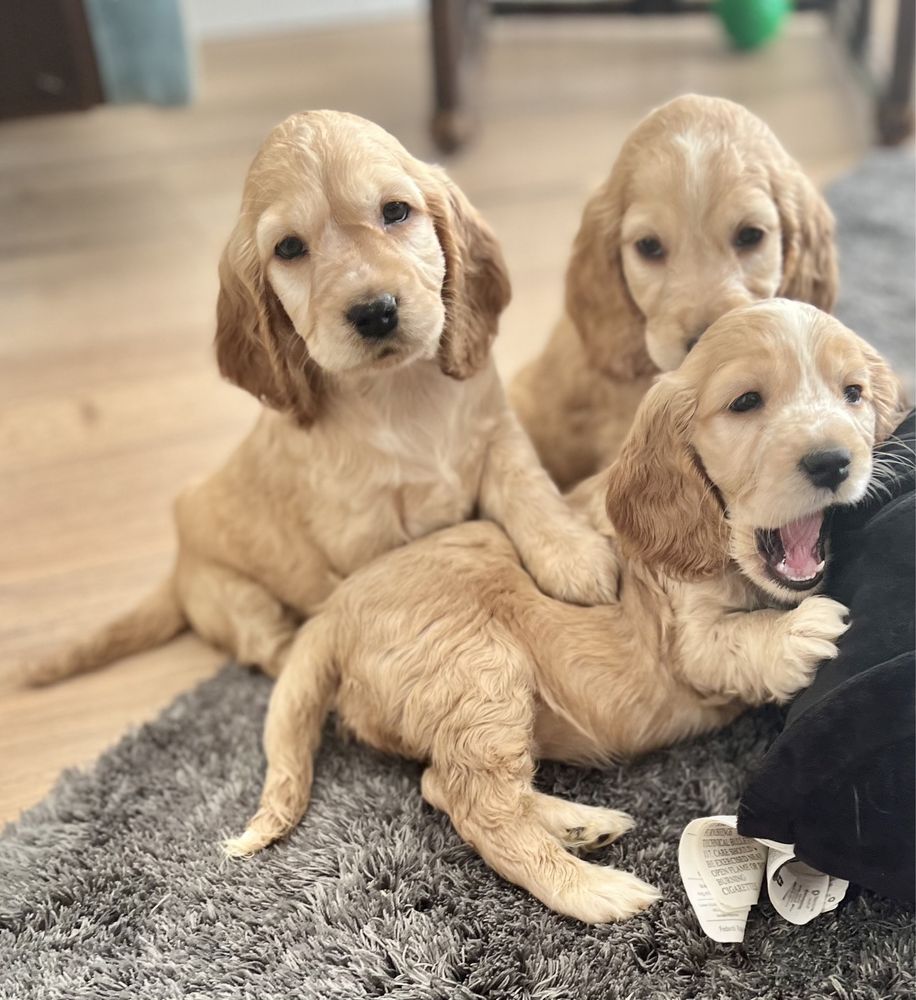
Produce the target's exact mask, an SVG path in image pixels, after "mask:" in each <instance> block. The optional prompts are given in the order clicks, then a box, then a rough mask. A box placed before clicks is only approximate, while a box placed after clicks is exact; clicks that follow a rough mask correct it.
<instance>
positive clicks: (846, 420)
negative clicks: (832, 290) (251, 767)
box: [227, 299, 898, 922]
mask: <svg viewBox="0 0 916 1000" xmlns="http://www.w3.org/2000/svg"><path fill="white" fill-rule="evenodd" d="M897 403H898V384H897V381H896V379H895V378H894V376H893V375H892V374H891V372H890V371H889V370H888V368H887V367H886V365H885V364H884V362H883V361H882V360H881V359H880V358H879V357H878V355H877V354H876V353H875V352H874V350H873V349H872V348H871V347H869V346H868V345H867V344H866V343H865V342H864V341H862V340H861V339H859V338H858V337H857V336H856V335H855V334H853V333H851V332H850V331H849V330H847V329H846V328H845V327H843V326H842V325H841V324H840V323H838V322H837V321H836V320H834V319H832V318H830V317H829V316H827V315H826V314H824V313H821V312H819V311H818V310H817V309H815V308H814V307H812V306H807V305H801V304H797V303H792V302H789V301H787V300H780V299H777V300H772V301H770V302H767V303H761V304H757V305H753V306H748V307H742V308H741V309H738V310H735V311H734V312H731V313H729V314H728V315H726V316H725V317H723V318H722V319H720V320H719V321H717V322H716V323H715V324H714V325H713V326H712V327H711V328H710V329H709V331H708V332H707V333H706V334H705V335H704V337H703V338H702V340H701V341H700V342H699V344H698V345H697V347H696V348H695V350H694V351H692V352H691V354H690V355H689V356H688V357H687V358H686V360H685V361H684V364H683V365H682V366H681V368H680V369H679V370H677V371H676V372H673V373H671V374H668V375H665V376H663V377H662V378H661V379H660V380H659V382H658V383H657V384H656V385H655V386H654V387H653V388H652V389H651V390H650V392H649V393H648V395H647V396H646V398H645V400H644V401H643V403H642V405H641V406H640V408H639V411H638V415H637V419H636V422H635V424H634V426H633V428H632V430H631V432H630V434H629V436H628V438H627V440H626V442H625V445H624V447H623V450H622V453H621V455H620V457H619V458H618V460H617V461H616V463H615V464H614V466H613V467H612V468H611V470H610V473H609V475H608V474H607V473H604V474H601V475H599V476H595V477H593V478H592V479H590V480H587V481H586V482H585V483H583V484H582V486H581V487H580V488H579V490H578V491H577V493H576V494H575V497H574V501H575V502H577V503H578V504H579V505H580V506H581V508H582V509H583V510H584V511H586V512H587V513H588V514H589V516H590V517H591V519H592V522H593V523H594V525H595V526H596V528H598V529H600V530H602V531H604V532H606V533H607V534H608V535H613V534H614V533H615V532H616V537H617V541H618V543H619V544H620V546H621V548H622V550H623V552H624V553H625V554H626V556H627V558H626V560H625V561H623V562H622V565H621V575H620V600H619V603H616V604H613V605H605V606H598V607H590V608H586V607H576V606H573V605H570V604H564V603H561V602H559V601H556V600H552V599H550V598H548V597H545V596H544V595H543V594H542V593H541V592H540V591H539V590H538V588H537V587H536V586H535V585H534V583H533V582H532V580H531V578H530V576H529V575H528V574H527V573H526V572H525V570H524V568H523V566H522V564H521V561H520V559H519V556H518V553H517V551H516V550H515V548H514V547H513V545H512V543H511V542H510V541H509V539H508V538H507V537H506V536H505V534H503V532H502V531H500V530H499V528H497V527H496V526H495V525H492V524H486V523H482V522H475V523H469V524H464V525H461V526H459V527H454V528H450V529H448V530H446V531H442V532H439V533H438V534H435V535H433V536H431V537H429V538H427V539H425V540H423V541H420V542H417V543H414V544H412V545H409V546H406V547H404V548H401V549H399V550H397V551H395V552H392V553H390V554H389V555H387V556H385V557H384V558H382V559H379V560H378V561H376V562H374V563H373V564H372V565H371V566H368V567H366V568H365V569H363V570H361V571H360V572H358V573H356V574H354V575H353V576H352V577H351V578H350V579H348V580H347V581H346V582H345V583H344V584H342V585H341V586H340V587H339V588H338V589H337V591H336V592H335V593H334V595H333V596H332V597H331V599H330V600H329V601H328V602H327V604H326V605H325V608H324V610H323V611H322V612H321V614H319V615H318V616H317V617H315V618H314V619H312V620H310V621H309V622H308V624H306V625H305V626H304V628H303V629H302V630H301V632H300V633H299V635H298V637H297V639H296V641H295V643H294V645H293V647H292V650H291V652H290V656H289V659H288V662H287V665H286V667H285V669H284V671H283V673H282V674H281V676H280V679H279V681H278V682H277V686H276V688H275V690H274V693H273V696H272V698H271V701H270V707H269V711H268V714H267V722H266V729H265V736H264V743H265V748H266V753H267V775H266V779H265V784H264V791H263V795H262V798H261V804H260V809H259V810H258V812H257V813H256V815H255V816H254V818H253V819H252V820H251V822H250V823H249V825H248V828H247V829H246V830H245V832H244V833H243V834H242V835H241V836H240V837H239V838H237V839H235V840H232V841H230V842H229V843H228V844H227V850H228V852H229V853H230V854H233V855H243V854H250V853H252V852H254V851H257V850H260V849H261V848H263V847H264V846H266V845H267V844H269V843H271V841H273V840H276V839H277V838H278V837H281V836H283V835H284V834H285V833H287V832H288V831H289V830H290V829H291V828H292V827H293V826H294V825H295V824H296V823H297V822H298V820H299V818H300V817H301V816H302V814H303V812H304V811H305V808H306V806H307V804H308V801H309V792H310V786H311V780H312V760H313V755H314V753H315V750H316V747H317V744H318V741H319V738H320V732H321V727H322V723H323V721H324V719H325V716H326V715H327V713H328V711H329V710H331V709H334V710H336V712H337V714H338V716H339V718H340V721H341V723H342V724H343V725H344V726H346V727H347V728H348V729H350V730H352V732H353V733H354V734H355V735H356V736H357V737H358V738H359V739H361V740H363V741H365V742H366V743H369V744H370V745H372V746H374V747H377V748H379V749H381V750H383V751H388V752H394V753H398V754H403V755H405V756H407V757H412V758H416V759H419V760H422V761H425V762H426V763H427V767H426V770H425V771H424V773H423V780H422V792H423V796H424V798H426V800H427V801H428V802H429V803H430V804H431V805H433V806H435V807H436V808H438V809H442V810H443V811H445V812H447V813H448V815H449V816H450V818H451V820H452V822H453V823H454V825H455V828H456V830H457V831H458V833H459V834H460V835H461V836H462V837H463V838H464V839H465V840H466V841H467V842H468V843H469V844H471V845H472V846H473V847H475V848H476V850H477V851H479V853H480V854H481V856H482V857H483V858H484V860H485V861H486V862H487V863H488V864H489V865H490V866H491V867H492V868H493V869H494V870H495V871H496V872H498V873H499V874H500V875H502V876H503V877H504V878H507V879H509V880H510V881H512V882H515V883H516V884H518V885H520V886H523V887H524V888H525V889H527V890H528V891H529V892H531V893H533V894H534V895H535V896H536V897H537V898H538V899H540V900H542V901H543V902H544V903H545V904H546V905H547V906H549V907H552V908H553V909H555V910H557V911H559V912H560V913H564V914H567V915H569V916H572V917H576V918H578V919H580V920H584V921H589V922H600V921H610V920H621V919H624V918H626V917H628V916H631V915H632V914H634V913H636V912H637V911H638V910H640V909H642V908H643V907H645V906H648V905H649V904H650V903H651V902H652V901H653V900H654V899H655V898H656V893H655V890H654V889H653V888H652V887H651V886H649V885H646V884H645V883H644V882H642V881H640V880H639V879H638V878H636V877H635V876H634V875H631V874H628V873H626V872H621V871H616V870H614V869H611V868H606V867H600V866H597V865H593V864H588V863H586V862H585V861H583V860H581V859H580V858H578V857H576V856H574V855H573V854H570V853H568V851H567V848H571V847H588V846H593V845H604V844H606V843H608V842H609V841H611V840H613V839H614V838H615V837H617V836H619V835H620V834H621V833H623V832H624V831H625V830H627V829H628V828H629V827H630V826H631V822H632V821H631V820H630V818H629V817H628V816H627V815H625V814H623V813H621V812H617V811H615V810H613V809H602V808H595V807H591V806H580V805H576V804H575V803H573V802H566V801H561V800H559V799H556V798H554V797H552V796H549V795H544V794H541V793H540V792H537V791H535V790H534V788H533V786H532V779H533V776H534V771H535V760H536V759H537V758H538V757H544V758H550V759H555V760H562V761H569V762H600V761H606V760H608V759H611V758H614V757H620V756H628V755H632V754H637V753H643V752H646V751H649V750H652V749H654V748H657V747H661V746H665V745H667V744H670V743H673V742H675V741H677V740H680V739H683V738H685V737H688V736H691V735H693V734H696V733H701V732H705V731H709V730H712V729H715V728H717V727H719V726H722V725H724V724H726V723H727V722H729V721H730V720H732V719H734V718H735V716H736V715H738V714H739V713H740V712H741V711H742V709H743V708H745V707H746V706H748V705H758V704H761V703H763V702H767V701H776V702H781V701H784V700H786V699H787V698H789V697H790V696H791V695H792V694H793V693H794V692H796V691H798V690H799V689H801V688H803V687H805V686H806V685H807V684H808V682H809V681H810V679H811V676H812V673H813V671H814V670H815V668H816V666H817V663H818V662H819V661H820V660H822V659H825V658H827V657H832V656H835V655H836V646H835V642H836V640H837V638H838V637H839V636H840V635H842V633H843V632H844V631H845V629H846V627H847V626H846V624H845V617H844V616H845V611H846V609H845V608H844V607H843V606H842V605H840V604H838V603H837V602H835V601H832V600H830V599H828V598H826V597H823V596H818V595H817V594H816V591H817V588H818V585H819V583H820V581H821V579H822V577H823V574H824V568H825V563H826V561H827V559H828V558H829V553H828V552H826V551H825V542H824V538H825V532H824V523H825V517H826V516H827V514H828V513H829V510H830V508H832V507H834V506H836V505H841V504H850V503H853V502H855V501H857V500H859V499H860V498H861V497H862V496H863V494H864V493H865V491H866V489H867V488H868V483H869V477H870V475H871V470H872V446H873V445H874V443H875V441H876V440H879V439H881V438H882V437H884V436H885V435H887V434H888V433H889V432H890V430H891V429H892V428H893V427H894V426H895V420H896V417H895V415H894V414H895V411H896V406H897ZM605 510H606V511H607V514H608V515H610V517H611V518H612V519H613V521H614V527H613V528H612V527H611V525H610V524H609V523H608V520H607V515H606V514H605Z"/></svg>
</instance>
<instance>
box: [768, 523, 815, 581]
mask: <svg viewBox="0 0 916 1000" xmlns="http://www.w3.org/2000/svg"><path fill="white" fill-rule="evenodd" d="M823 522H824V513H823V511H818V513H817V514H812V515H811V516H810V517H803V518H801V520H799V521H793V522H792V523H791V524H786V525H784V526H783V527H782V528H780V529H779V537H780V539H781V541H782V547H783V550H784V551H785V554H786V556H785V560H784V565H785V568H786V570H787V571H788V573H789V575H790V576H792V577H795V579H797V580H807V579H810V578H811V577H812V576H815V575H816V574H817V573H818V572H819V571H820V568H821V563H820V559H819V557H818V552H817V540H818V537H819V536H820V533H821V525H822V524H823Z"/></svg>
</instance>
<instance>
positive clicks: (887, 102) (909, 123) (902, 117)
mask: <svg viewBox="0 0 916 1000" xmlns="http://www.w3.org/2000/svg"><path fill="white" fill-rule="evenodd" d="M914 58H916V0H899V4H898V7H897V30H896V33H895V38H894V61H893V66H892V69H891V78H890V80H889V81H888V84H887V86H886V88H884V90H883V91H882V93H881V95H880V97H879V98H878V135H879V137H880V139H881V142H882V144H883V145H885V146H894V145H896V144H897V143H899V142H902V141H903V140H904V139H906V138H907V136H909V135H912V133H913V126H914V114H913V61H914Z"/></svg>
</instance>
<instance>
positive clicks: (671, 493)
mask: <svg viewBox="0 0 916 1000" xmlns="http://www.w3.org/2000/svg"><path fill="white" fill-rule="evenodd" d="M694 407H695V404H694V402H693V400H692V398H691V396H690V394H689V392H688V391H687V390H686V389H684V388H683V387H681V386H679V385H678V383H677V382H676V381H675V379H674V376H666V377H664V378H662V379H661V380H660V381H659V382H657V383H656V384H655V385H654V386H653V387H652V388H651V389H650V390H649V392H648V393H647V394H646V396H645V398H644V399H643V401H642V403H641V404H640V406H639V409H638V411H637V413H636V419H635V421H634V423H633V426H632V428H631V429H630V432H629V434H628V435H627V439H626V441H625V442H624V445H623V448H622V449H621V452H620V455H619V456H618V458H617V460H616V461H615V462H614V464H613V465H612V466H611V471H610V479H609V482H608V492H607V513H608V517H609V518H610V520H611V523H612V524H613V525H614V528H615V529H616V531H617V535H618V537H619V538H620V543H621V546H622V547H623V550H624V551H625V552H626V553H627V554H628V555H629V556H631V557H635V558H637V559H640V560H641V561H642V562H644V563H646V564H647V565H648V566H651V567H653V568H657V569H660V570H662V571H663V572H665V573H666V574H668V575H669V576H672V577H674V578H676V579H680V580H700V579H703V578H705V577H709V576H714V575H716V574H717V573H721V572H722V570H723V569H724V568H725V566H726V564H727V563H728V531H727V525H726V521H725V513H724V511H723V509H722V504H721V501H720V499H719V496H718V494H717V493H716V491H715V489H714V488H713V486H712V484H711V483H710V482H709V480H708V479H707V477H706V474H705V472H704V471H703V468H702V466H701V465H700V463H699V460H698V458H697V456H696V454H695V452H694V451H693V449H692V448H691V447H690V444H689V439H688V435H689V431H690V422H691V420H692V418H693V410H694Z"/></svg>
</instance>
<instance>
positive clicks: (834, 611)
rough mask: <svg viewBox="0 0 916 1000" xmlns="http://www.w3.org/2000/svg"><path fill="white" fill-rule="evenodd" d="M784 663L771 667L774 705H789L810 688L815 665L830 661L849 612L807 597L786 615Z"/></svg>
mask: <svg viewBox="0 0 916 1000" xmlns="http://www.w3.org/2000/svg"><path fill="white" fill-rule="evenodd" d="M784 617H785V623H786V635H785V639H784V642H783V654H784V663H782V664H774V667H775V668H776V671H777V672H774V678H773V681H772V682H771V684H770V687H771V690H772V693H773V696H774V698H775V700H776V701H779V702H782V701H788V699H789V698H791V697H792V696H793V695H794V694H797V693H798V692H799V691H803V690H804V689H805V688H806V687H808V686H809V685H810V684H811V681H812V680H813V679H814V674H815V672H816V671H817V667H818V664H819V663H821V662H822V661H824V660H832V659H833V658H834V657H835V656H836V655H837V653H838V652H839V650H838V649H837V646H836V642H837V639H839V638H840V636H841V635H842V634H843V633H844V632H845V631H846V630H847V629H848V628H849V622H848V621H847V619H848V617H849V609H848V608H847V607H846V606H845V605H843V604H840V602H839V601H834V600H832V599H831V598H829V597H823V596H821V595H815V596H814V597H806V598H805V599H804V600H803V601H802V602H801V604H799V606H798V607H797V608H793V610H791V611H787V612H786V613H785V616H784Z"/></svg>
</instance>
